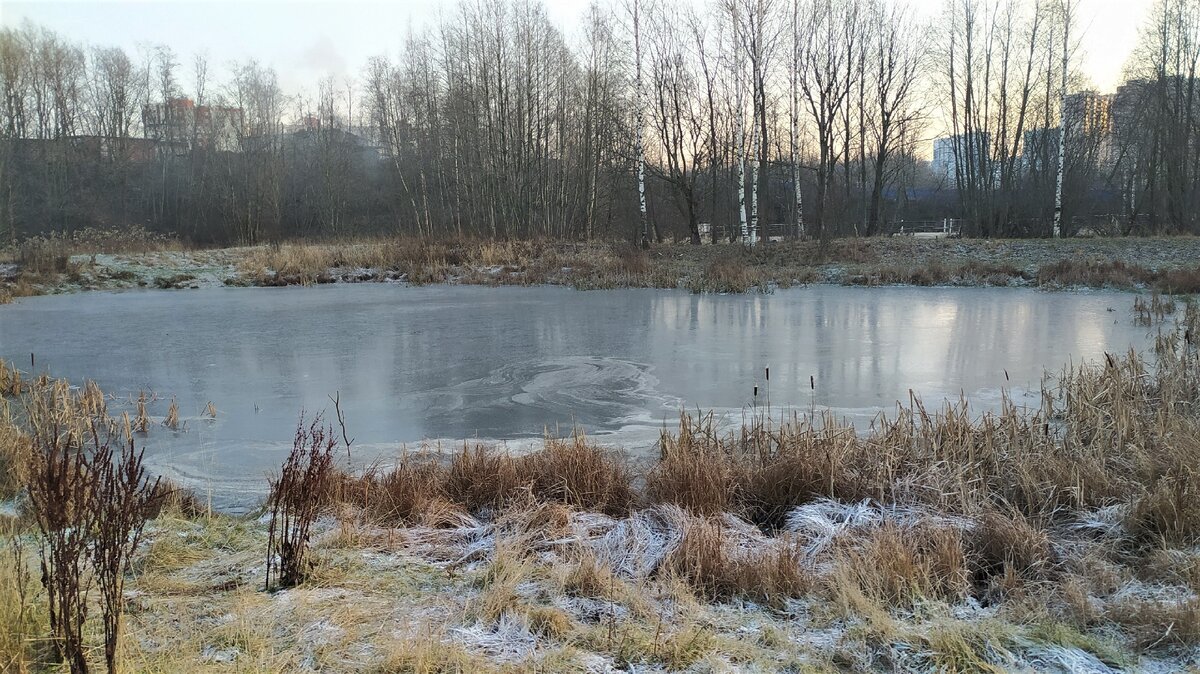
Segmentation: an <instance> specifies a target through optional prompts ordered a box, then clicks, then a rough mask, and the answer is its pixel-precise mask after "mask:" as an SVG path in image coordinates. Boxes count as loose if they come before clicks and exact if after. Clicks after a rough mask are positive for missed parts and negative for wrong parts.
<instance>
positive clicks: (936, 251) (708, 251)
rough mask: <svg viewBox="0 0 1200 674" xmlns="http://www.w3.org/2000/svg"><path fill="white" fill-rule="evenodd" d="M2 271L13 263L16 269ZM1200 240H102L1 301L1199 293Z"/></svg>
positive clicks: (65, 243)
mask: <svg viewBox="0 0 1200 674" xmlns="http://www.w3.org/2000/svg"><path fill="white" fill-rule="evenodd" d="M5 259H7V260H8V261H7V262H5ZM1198 259H1200V239H1196V238H1191V237H1179V238H1148V239H1071V240H1013V241H1002V240H966V239H964V240H958V239H944V240H926V239H913V238H906V237H893V238H878V239H840V240H835V241H832V242H829V243H827V244H824V245H822V244H820V243H817V242H812V241H801V242H782V243H777V244H767V245H762V246H760V247H758V248H756V249H753V250H749V249H745V248H743V247H742V246H739V245H735V244H719V245H711V246H707V245H706V246H690V245H686V244H665V245H658V246H654V247H652V248H650V249H649V250H641V249H639V248H637V247H634V246H632V245H629V244H622V243H604V242H592V243H573V242H555V241H507V242H484V241H422V240H415V239H378V240H369V241H343V242H320V243H303V242H300V243H286V244H281V245H275V246H257V247H246V248H230V249H215V250H191V249H188V248H186V247H185V246H182V245H180V244H179V243H178V242H173V241H171V240H170V239H163V238H160V237H153V236H151V235H148V234H142V235H125V234H116V233H110V234H109V235H108V236H107V238H106V236H104V235H101V234H96V233H93V234H92V235H90V236H86V237H79V238H66V237H59V238H52V239H42V240H37V241H36V242H32V243H27V244H25V245H23V246H21V247H19V248H18V249H16V250H15V251H9V252H8V253H5V254H3V255H0V298H3V300H0V301H11V300H12V299H13V298H15V297H20V296H26V295H33V294H46V293H57V292H71V291H76V290H87V289H119V288H132V287H158V288H190V287H202V286H212V285H232V286H283V285H310V284H320V283H350V282H370V281H392V282H406V283H412V284H428V283H458V284H477V285H540V284H553V285H563V286H569V287H574V288H579V289H593V288H618V287H650V288H686V289H690V290H692V291H694V292H749V291H765V290H769V289H771V288H774V287H788V286H792V285H798V284H809V283H830V284H846V285H867V286H873V285H892V284H904V285H963V286H980V285H1000V286H1010V285H1015V286H1036V287H1043V288H1074V287H1094V288H1098V287H1108V288H1120V289H1143V288H1154V289H1157V290H1159V291H1161V292H1169V293H1194V292H1197V291H1200V265H1198V264H1197V262H1196V260H1198Z"/></svg>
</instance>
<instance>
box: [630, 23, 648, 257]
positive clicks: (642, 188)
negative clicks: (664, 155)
mask: <svg viewBox="0 0 1200 674" xmlns="http://www.w3.org/2000/svg"><path fill="white" fill-rule="evenodd" d="M640 12H641V1H640V0H633V58H634V64H635V65H634V70H635V83H634V87H635V89H636V91H635V92H634V94H635V96H636V98H637V102H636V103H635V107H636V110H635V120H634V125H635V126H636V127H637V128H636V129H635V131H634V152H635V153H636V154H637V188H638V214H639V215H640V216H641V219H642V248H649V247H650V221H649V218H648V217H647V216H646V152H645V148H644V147H643V133H644V130H643V129H642V125H643V121H642V117H643V114H644V111H643V106H642V28H641V16H640Z"/></svg>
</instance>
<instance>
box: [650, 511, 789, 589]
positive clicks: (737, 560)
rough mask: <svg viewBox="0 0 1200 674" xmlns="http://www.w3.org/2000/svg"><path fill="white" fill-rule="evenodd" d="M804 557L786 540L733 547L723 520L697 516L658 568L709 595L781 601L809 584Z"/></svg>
mask: <svg viewBox="0 0 1200 674" xmlns="http://www.w3.org/2000/svg"><path fill="white" fill-rule="evenodd" d="M802 557H803V556H802V554H801V552H800V550H799V548H798V546H797V545H795V544H793V543H791V542H788V541H786V540H785V541H780V542H778V543H777V544H776V545H774V546H771V547H766V548H764V549H757V550H732V551H731V550H729V549H728V541H727V537H726V536H725V534H724V531H723V523H722V522H721V520H719V519H716V518H697V519H695V520H693V521H691V522H690V523H689V524H688V526H687V528H686V529H685V530H684V532H683V538H682V540H681V541H680V543H679V547H678V548H677V549H675V550H674V551H673V552H672V553H671V554H670V555H669V556H668V557H667V559H666V560H665V562H664V565H663V568H662V569H661V570H660V572H665V573H669V574H674V575H676V576H678V577H680V578H682V579H684V580H685V581H686V582H687V583H688V585H690V586H691V587H692V588H693V589H694V590H695V591H696V592H698V593H699V594H700V595H701V596H703V597H705V598H707V599H711V600H721V599H728V598H731V597H735V596H742V597H750V598H754V599H759V600H763V601H767V602H780V601H782V600H784V599H787V598H790V597H798V596H801V595H803V594H804V593H805V592H807V591H808V590H809V589H810V588H811V587H812V585H813V580H812V577H811V575H810V574H809V572H808V571H807V570H806V569H805V568H804V567H803V566H802Z"/></svg>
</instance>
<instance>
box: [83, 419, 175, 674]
mask: <svg viewBox="0 0 1200 674" xmlns="http://www.w3.org/2000/svg"><path fill="white" fill-rule="evenodd" d="M100 446H101V445H100V444H99V442H98V440H97V447H100ZM103 447H104V448H105V449H104V451H103V452H96V453H95V454H94V455H93V457H94V458H93V462H92V470H93V472H94V473H95V474H96V480H95V489H96V494H95V496H94V502H95V508H96V529H95V534H94V536H95V540H94V541H93V544H92V568H93V570H94V571H95V574H96V582H97V584H98V585H99V587H100V597H101V609H102V611H101V612H102V613H103V617H104V661H105V663H106V664H107V665H108V671H110V672H114V671H116V670H117V645H118V643H120V637H121V618H122V616H123V615H124V613H125V573H126V571H128V570H129V563H130V560H131V559H132V558H133V553H134V551H136V550H137V547H138V543H140V542H141V538H142V530H143V529H144V528H145V526H146V520H147V519H148V516H149V513H150V512H151V510H152V509H151V505H152V503H153V501H154V500H155V499H156V498H158V494H159V487H160V479H158V478H156V479H155V480H154V481H153V482H151V480H150V478H149V476H148V475H147V474H146V464H145V460H144V459H145V453H146V452H145V449H142V450H140V451H139V450H136V449H135V448H134V446H133V440H128V441H127V442H125V443H124V444H122V445H121V453H120V454H119V455H116V456H113V452H112V451H111V450H110V449H108V447H109V444H108V443H107V442H105V443H104V444H103Z"/></svg>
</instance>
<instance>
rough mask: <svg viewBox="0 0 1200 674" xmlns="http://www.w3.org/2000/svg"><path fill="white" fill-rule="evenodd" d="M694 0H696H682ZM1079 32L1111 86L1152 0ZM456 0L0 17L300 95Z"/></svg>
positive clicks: (88, 7)
mask: <svg viewBox="0 0 1200 674" xmlns="http://www.w3.org/2000/svg"><path fill="white" fill-rule="evenodd" d="M682 1H683V2H694V3H695V4H697V5H703V4H706V3H705V2H704V0H682ZM1079 2H1080V5H1079V12H1080V21H1079V25H1080V27H1081V29H1082V30H1083V31H1084V32H1083V35H1082V37H1081V40H1080V53H1079V54H1078V56H1077V61H1076V68H1077V69H1078V70H1079V72H1081V73H1082V74H1083V75H1084V76H1085V77H1086V78H1087V79H1089V80H1090V81H1091V83H1092V84H1093V86H1094V87H1095V88H1096V89H1098V90H1100V91H1102V92H1111V91H1112V90H1113V89H1115V87H1116V86H1117V84H1119V82H1120V80H1121V78H1122V70H1123V68H1124V66H1125V63H1126V61H1127V60H1128V57H1129V54H1130V53H1131V52H1132V50H1133V48H1134V46H1135V44H1136V41H1137V37H1138V31H1139V30H1140V29H1141V26H1142V22H1143V20H1144V18H1145V15H1146V11H1147V9H1148V8H1149V6H1150V4H1151V2H1152V0H1079ZM543 4H544V6H545V7H546V11H547V14H548V16H549V17H550V20H551V21H552V22H554V24H555V25H557V26H558V27H559V28H560V29H561V30H562V31H563V32H564V34H565V35H566V36H567V37H568V39H569V40H570V41H572V42H573V39H572V38H574V37H575V36H576V33H577V27H578V25H579V23H580V22H579V19H580V17H581V16H582V14H583V12H584V11H585V10H586V8H587V6H588V5H589V4H590V0H544V1H543ZM910 4H911V5H912V6H913V7H914V9H916V10H917V11H918V12H919V13H920V14H921V15H922V16H924V17H927V18H932V17H935V16H936V15H937V13H938V12H939V11H940V9H941V8H942V6H943V5H944V0H910ZM457 6H458V0H441V1H438V2H428V3H417V2H349V3H335V2H303V3H285V2H278V1H270V0H257V1H254V2H247V3H234V2H225V1H220V2H196V1H193V0H184V1H181V2H168V1H165V0H151V1H144V2H140V1H112V0H98V1H95V2H84V1H74V2H58V1H54V0H46V1H33V2H30V1H18V2H11V1H9V0H0V26H4V27H14V26H19V25H21V23H23V22H24V21H26V20H29V21H32V22H34V23H36V24H38V25H41V26H44V27H45V28H48V29H50V30H53V31H55V32H57V33H59V34H61V35H62V36H64V37H65V38H67V39H70V40H74V41H80V42H84V43H87V44H93V45H104V46H117V47H122V48H125V49H127V50H129V51H130V52H131V53H136V51H137V50H138V49H139V48H147V47H150V46H152V45H157V44H165V45H168V46H170V47H171V48H172V49H173V50H174V51H175V53H176V55H177V56H178V57H179V60H180V63H181V66H182V67H181V69H180V70H181V73H180V80H181V83H182V84H183V85H184V88H185V91H186V90H187V89H188V88H189V87H188V85H189V84H190V80H191V78H190V74H189V71H190V61H191V57H192V55H193V54H197V53H204V54H206V55H207V56H208V59H209V62H210V64H211V67H212V68H213V71H214V72H213V74H216V75H223V74H224V73H225V71H226V70H227V67H228V65H229V64H230V63H233V62H237V61H244V60H246V59H256V60H258V61H259V62H260V63H262V64H264V65H269V66H272V67H273V68H275V69H276V71H277V72H278V74H279V78H280V84H281V85H282V86H283V87H284V89H285V90H286V91H289V92H292V93H301V94H309V95H311V93H312V92H313V91H315V88H316V82H317V81H318V80H319V79H320V78H322V77H325V76H330V75H332V76H334V77H335V78H337V79H339V80H341V81H346V80H349V81H355V80H356V79H357V78H358V77H359V75H360V73H361V72H362V69H363V67H364V66H365V64H366V62H367V60H368V59H369V58H370V57H372V56H376V55H395V54H398V53H399V52H400V51H401V49H402V45H403V43H404V39H405V36H406V35H407V34H408V32H409V31H410V30H418V29H420V28H422V27H424V26H427V25H429V24H430V23H432V22H433V21H436V20H437V18H438V17H439V16H440V15H442V14H444V13H446V12H450V11H453V10H454V8H456V7H457Z"/></svg>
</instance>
